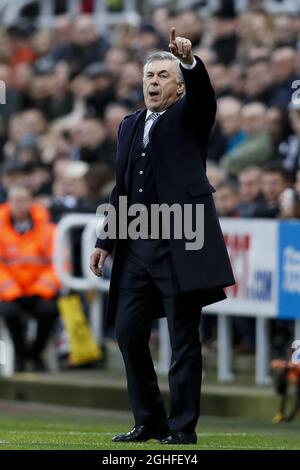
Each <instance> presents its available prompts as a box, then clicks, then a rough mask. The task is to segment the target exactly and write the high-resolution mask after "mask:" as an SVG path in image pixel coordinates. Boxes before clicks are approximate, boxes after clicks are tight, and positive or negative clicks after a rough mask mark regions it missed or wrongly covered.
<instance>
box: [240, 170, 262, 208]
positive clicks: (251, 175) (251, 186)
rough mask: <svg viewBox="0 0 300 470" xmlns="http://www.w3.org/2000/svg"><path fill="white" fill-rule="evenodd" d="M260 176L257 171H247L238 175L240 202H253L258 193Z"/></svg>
mask: <svg viewBox="0 0 300 470" xmlns="http://www.w3.org/2000/svg"><path fill="white" fill-rule="evenodd" d="M260 187H261V174H260V172H259V171H258V170H249V171H245V172H242V173H241V174H240V175H239V195H240V199H241V201H242V202H251V201H255V199H256V198H257V197H258V195H259V193H260Z"/></svg>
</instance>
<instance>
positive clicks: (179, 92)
mask: <svg viewBox="0 0 300 470" xmlns="http://www.w3.org/2000/svg"><path fill="white" fill-rule="evenodd" d="M184 90H185V87H184V82H181V83H178V86H177V95H178V96H181V95H183V94H184Z"/></svg>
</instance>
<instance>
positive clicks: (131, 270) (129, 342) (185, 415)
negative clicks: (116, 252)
mask: <svg viewBox="0 0 300 470" xmlns="http://www.w3.org/2000/svg"><path fill="white" fill-rule="evenodd" d="M118 286H119V293H118V309H117V315H116V337H117V341H118V344H119V347H120V350H121V353H122V356H123V359H124V363H125V369H126V375H127V385H128V393H129V399H130V403H131V407H132V411H133V414H134V419H135V424H136V425H140V424H148V425H151V426H152V425H153V426H159V425H161V424H165V423H166V422H167V419H168V424H169V427H170V429H171V430H176V431H185V432H192V431H194V429H195V427H196V423H197V421H198V418H199V413H200V391H201V378H202V356H201V343H200V339H199V324H200V314H201V306H200V305H199V304H200V302H199V293H197V292H196V291H191V292H185V293H180V292H179V289H178V285H177V281H176V276H175V272H174V268H173V263H172V259H171V254H170V250H169V246H168V241H166V240H157V241H156V240H135V241H132V240H131V241H128V249H127V254H126V256H125V258H124V262H123V263H122V266H121V272H120V279H119V283H118ZM163 311H164V312H165V315H166V317H167V322H168V329H169V335H170V342H171V348H172V357H171V365H170V369H169V375H168V378H169V387H170V395H171V402H170V412H169V417H168V418H167V413H166V411H165V407H164V404H163V400H162V396H161V393H160V390H159V387H158V383H157V376H156V373H155V370H154V366H153V361H152V358H151V355H150V350H149V339H150V333H151V323H152V320H153V318H154V317H155V316H157V315H160V314H161V313H162V312H163Z"/></svg>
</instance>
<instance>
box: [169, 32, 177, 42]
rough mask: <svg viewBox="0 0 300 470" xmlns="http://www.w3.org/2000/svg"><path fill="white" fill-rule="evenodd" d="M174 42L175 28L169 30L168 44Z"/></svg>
mask: <svg viewBox="0 0 300 470" xmlns="http://www.w3.org/2000/svg"><path fill="white" fill-rule="evenodd" d="M175 40H176V30H175V28H171V32H170V43H172V42H175Z"/></svg>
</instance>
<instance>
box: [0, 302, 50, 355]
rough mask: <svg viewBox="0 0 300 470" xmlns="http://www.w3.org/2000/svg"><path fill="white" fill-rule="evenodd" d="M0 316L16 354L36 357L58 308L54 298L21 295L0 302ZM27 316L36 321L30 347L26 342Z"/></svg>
mask: <svg viewBox="0 0 300 470" xmlns="http://www.w3.org/2000/svg"><path fill="white" fill-rule="evenodd" d="M0 316H1V317H3V318H4V320H5V323H6V325H7V328H8V330H9V332H10V335H11V338H12V341H13V344H14V348H15V352H16V354H17V356H19V357H22V358H24V359H26V358H30V359H38V358H39V356H40V354H41V352H42V351H43V349H44V348H45V346H46V344H47V341H48V339H49V337H50V335H51V333H52V330H53V327H54V323H55V320H56V318H57V316H58V310H57V305H56V300H55V299H50V300H44V299H42V298H40V297H22V298H20V299H17V300H15V301H13V302H1V303H0ZM28 317H33V318H35V319H36V321H37V335H36V338H35V341H34V343H33V344H32V346H31V348H30V349H29V348H28V346H27V344H26V324H27V318H28Z"/></svg>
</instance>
